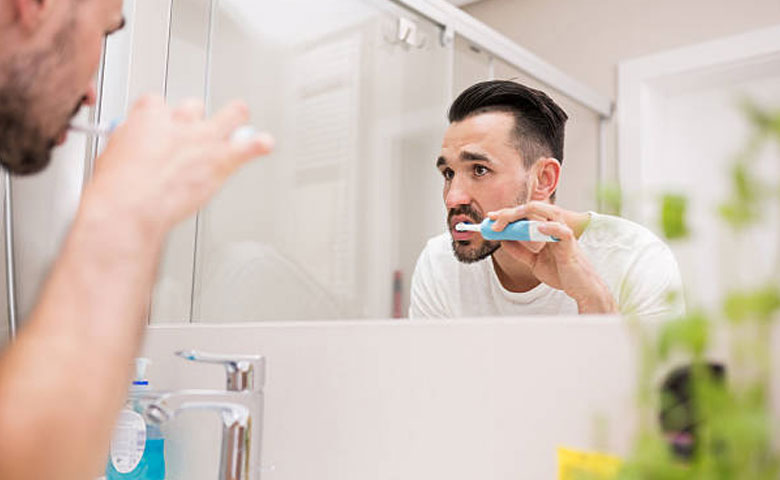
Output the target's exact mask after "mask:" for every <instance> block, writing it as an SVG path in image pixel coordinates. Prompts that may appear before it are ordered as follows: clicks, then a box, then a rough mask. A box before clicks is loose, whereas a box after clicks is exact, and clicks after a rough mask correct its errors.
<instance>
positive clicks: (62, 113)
mask: <svg viewBox="0 0 780 480" xmlns="http://www.w3.org/2000/svg"><path fill="white" fill-rule="evenodd" d="M74 29H75V16H73V17H72V18H71V19H68V20H66V21H65V22H64V24H63V26H62V28H61V29H60V31H59V32H58V33H57V34H55V36H54V39H53V43H52V45H50V46H49V47H47V48H43V49H41V50H38V51H36V52H33V53H26V54H20V55H15V56H12V57H11V58H10V59H9V60H8V61H7V63H6V64H5V65H2V71H0V165H2V166H3V167H4V168H5V169H6V170H8V171H9V172H11V173H13V174H17V175H29V174H32V173H36V172H39V171H41V170H43V169H44V168H45V167H46V166H47V165H48V164H49V161H50V160H51V151H52V149H53V148H54V147H55V146H56V143H57V138H58V137H59V136H60V135H61V134H62V133H63V132H64V131H65V129H66V128H67V126H68V123H69V122H70V119H71V118H72V117H73V116H74V115H75V114H76V113H77V112H78V110H79V109H80V107H81V104H82V103H83V101H84V98H81V99H80V100H79V102H78V103H77V104H76V105H75V106H68V107H63V106H62V105H61V104H53V103H51V102H53V101H56V100H57V96H58V95H61V94H62V89H60V88H59V86H58V85H51V79H52V78H55V76H54V72H55V71H57V72H60V76H62V70H63V68H65V67H64V65H66V64H67V63H69V57H70V55H71V54H72V48H71V47H72V44H73V36H74V35H73V31H74ZM47 102H48V103H47ZM69 109H70V110H69ZM57 117H60V118H61V119H62V120H60V121H59V122H57ZM45 120H49V121H51V120H54V121H53V122H51V123H52V124H53V125H55V126H56V127H55V128H53V129H52V130H53V131H51V132H47V131H46V128H45V127H44V121H45Z"/></svg>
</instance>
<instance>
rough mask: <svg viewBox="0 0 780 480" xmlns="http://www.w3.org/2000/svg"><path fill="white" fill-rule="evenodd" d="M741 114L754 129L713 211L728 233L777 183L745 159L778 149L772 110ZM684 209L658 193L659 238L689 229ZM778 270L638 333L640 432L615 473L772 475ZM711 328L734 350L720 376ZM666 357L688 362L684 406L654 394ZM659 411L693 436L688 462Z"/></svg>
mask: <svg viewBox="0 0 780 480" xmlns="http://www.w3.org/2000/svg"><path fill="white" fill-rule="evenodd" d="M743 110H744V112H745V114H746V116H747V117H748V118H749V119H750V121H751V124H752V125H753V133H752V134H751V136H750V138H749V139H748V141H747V142H746V146H745V148H744V150H743V151H741V152H740V153H739V154H737V155H736V156H735V158H734V161H733V166H732V169H731V172H730V184H731V192H730V194H729V196H728V198H727V200H726V201H725V202H723V203H722V204H721V205H720V206H719V207H718V213H719V214H720V217H721V218H722V220H723V221H725V222H726V224H727V225H730V226H731V227H732V231H733V232H734V234H736V235H739V234H740V232H742V231H744V230H745V229H746V228H748V227H751V226H756V225H760V224H761V223H760V222H762V221H763V216H762V212H764V211H766V209H767V205H769V204H771V202H778V200H779V199H780V186H779V185H773V184H772V183H771V182H770V181H768V180H767V179H765V178H762V177H761V176H760V175H759V174H758V173H757V172H756V171H755V164H756V162H755V161H754V160H755V158H756V157H757V156H758V154H759V152H760V151H762V149H763V148H765V147H767V146H770V145H780V110H778V111H766V110H763V109H761V108H759V107H757V106H756V105H754V104H752V103H749V102H744V104H743ZM778 203H780V202H778ZM686 207H687V199H686V198H685V197H684V196H681V195H677V194H667V195H664V196H663V197H662V198H661V221H662V225H661V227H662V228H661V230H662V231H663V232H664V234H665V235H666V237H667V238H668V239H683V238H685V237H686V236H687V235H688V232H689V228H688V226H687V221H686ZM779 274H780V272H776V274H775V275H774V277H773V278H770V279H769V280H768V281H767V283H766V284H765V285H762V286H760V287H758V288H752V289H739V290H734V291H731V292H730V293H728V295H727V296H726V298H725V299H724V301H723V303H722V308H721V309H720V310H719V311H710V312H705V311H701V310H695V311H692V312H690V313H689V314H688V315H686V316H685V317H683V318H680V319H677V320H674V321H671V322H668V323H666V324H664V325H662V326H661V328H660V331H658V332H657V333H656V334H655V335H649V336H648V335H647V334H643V335H642V336H641V339H642V362H641V365H642V372H641V374H640V379H641V380H640V386H639V390H640V395H639V397H640V433H639V436H638V439H637V441H636V444H635V446H634V450H633V453H632V455H631V456H630V458H629V459H627V461H626V462H625V464H624V466H623V468H622V469H621V471H620V473H619V474H618V479H620V480H655V479H664V480H666V479H669V480H678V479H679V480H693V479H696V480H721V479H723V480H725V479H740V480H765V479H766V480H768V479H776V478H778V477H779V476H780V451H778V448H777V446H776V441H777V439H776V438H773V427H774V426H775V421H774V419H773V418H772V416H771V412H770V408H769V372H770V368H769V367H770V365H769V353H770V352H769V338H770V335H769V329H770V328H771V322H772V320H773V319H774V318H775V316H776V315H777V313H778V311H780V283H779V280H780V275H779ZM718 329H726V330H727V331H728V337H729V342H730V348H731V354H732V356H733V358H732V361H731V362H730V363H729V366H728V373H727V374H726V376H725V380H724V378H719V377H717V376H716V375H713V373H712V372H713V369H712V368H710V366H709V365H708V363H707V358H706V354H707V351H708V348H709V347H710V346H711V344H712V338H713V335H714V332H715V331H716V330H718ZM672 359H674V360H676V361H677V362H679V361H680V360H682V361H684V362H685V363H687V364H689V365H690V376H689V380H688V383H687V384H686V385H687V388H688V391H687V392H686V393H687V394H689V395H690V404H689V405H686V406H685V408H682V407H681V406H680V405H679V404H675V403H674V402H673V401H670V399H669V398H668V397H661V395H659V391H658V385H657V376H658V374H659V373H660V372H662V371H663V370H664V368H668V363H669V362H670V361H671V360H672ZM661 408H666V411H665V413H666V414H667V415H666V418H667V420H668V421H669V422H670V424H671V425H675V424H678V425H680V426H679V428H678V429H680V430H681V429H683V428H689V427H690V429H691V431H693V432H694V435H693V438H694V442H693V446H692V449H691V453H690V455H689V456H687V458H683V457H682V456H681V455H679V452H678V454H675V452H673V451H672V449H671V448H670V444H669V438H668V436H667V437H665V436H664V434H663V433H662V432H661V431H660V429H659V426H658V417H657V413H658V412H659V409H661ZM675 409H676V410H675ZM672 429H673V430H674V427H673V428H672ZM667 435H668V432H667Z"/></svg>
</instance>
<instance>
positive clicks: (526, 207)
mask: <svg viewBox="0 0 780 480" xmlns="http://www.w3.org/2000/svg"><path fill="white" fill-rule="evenodd" d="M518 210H519V211H520V212H521V213H524V214H525V216H530V215H541V216H542V217H544V219H545V220H548V221H553V222H561V223H563V216H562V214H561V209H560V208H558V207H556V206H555V205H551V204H549V203H544V202H528V203H524V204H523V205H520V206H519V207H518Z"/></svg>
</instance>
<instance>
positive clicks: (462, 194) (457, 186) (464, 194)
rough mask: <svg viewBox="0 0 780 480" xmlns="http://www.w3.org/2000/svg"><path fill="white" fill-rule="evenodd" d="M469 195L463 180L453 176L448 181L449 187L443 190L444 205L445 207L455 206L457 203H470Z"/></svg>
mask: <svg viewBox="0 0 780 480" xmlns="http://www.w3.org/2000/svg"><path fill="white" fill-rule="evenodd" d="M470 204H471V195H469V192H468V188H466V185H465V184H464V182H462V181H459V180H457V177H456V178H453V179H452V181H451V182H450V185H449V188H448V189H447V190H445V192H444V205H445V206H446V207H447V209H452V208H455V207H457V206H459V205H470Z"/></svg>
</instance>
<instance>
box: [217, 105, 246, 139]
mask: <svg viewBox="0 0 780 480" xmlns="http://www.w3.org/2000/svg"><path fill="white" fill-rule="evenodd" d="M248 121H249V108H248V107H247V106H246V104H245V103H244V102H240V101H234V102H231V103H229V104H228V105H226V106H225V107H223V108H222V109H221V110H220V111H219V112H217V113H216V114H215V115H214V116H213V117H212V118H211V120H210V123H211V124H212V125H213V126H214V128H215V129H216V131H217V135H218V137H219V138H222V139H227V138H229V137H230V135H231V134H232V133H233V131H234V130H236V129H237V128H238V127H240V126H243V125H246V123H247V122H248Z"/></svg>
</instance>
